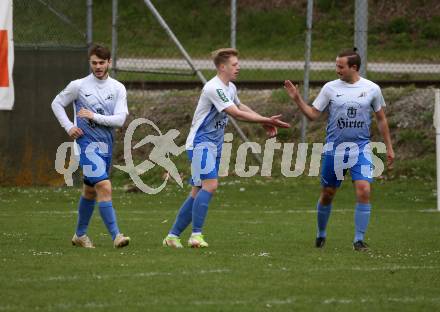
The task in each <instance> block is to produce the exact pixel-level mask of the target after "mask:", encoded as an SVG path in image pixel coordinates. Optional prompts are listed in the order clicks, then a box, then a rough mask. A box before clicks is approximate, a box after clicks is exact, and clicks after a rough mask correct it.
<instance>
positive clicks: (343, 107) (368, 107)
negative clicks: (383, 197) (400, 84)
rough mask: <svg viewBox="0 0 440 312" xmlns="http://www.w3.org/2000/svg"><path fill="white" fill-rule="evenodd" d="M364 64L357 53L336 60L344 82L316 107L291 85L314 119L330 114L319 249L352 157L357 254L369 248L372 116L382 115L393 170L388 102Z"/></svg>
mask: <svg viewBox="0 0 440 312" xmlns="http://www.w3.org/2000/svg"><path fill="white" fill-rule="evenodd" d="M360 66H361V58H360V56H359V54H358V53H357V52H356V49H353V50H346V51H343V52H341V53H339V55H338V56H337V58H336V73H337V74H338V76H339V79H337V80H333V81H330V82H328V83H326V84H325V85H324V87H323V88H322V89H321V91H320V93H319V95H318V97H317V98H316V99H315V101H314V102H313V104H312V106H309V105H308V104H307V103H305V102H304V100H303V99H302V97H301V95H300V94H299V91H298V89H297V87H295V86H294V85H293V84H292V82H291V81H289V80H287V81H285V88H286V91H287V93H288V94H289V96H290V97H291V98H292V100H293V101H294V102H295V103H296V104H297V105H298V107H299V108H300V110H301V111H302V112H303V113H304V114H305V116H306V117H307V118H308V119H309V120H316V119H317V118H318V117H319V116H320V114H321V112H323V111H325V110H326V111H328V123H327V136H326V145H325V147H324V152H323V157H322V168H321V186H322V189H321V195H320V198H319V201H318V204H317V210H318V217H317V218H318V231H317V237H316V241H315V246H316V247H317V248H322V247H324V244H325V241H326V236H327V233H326V227H327V222H328V219H329V217H330V212H331V209H332V200H333V198H334V196H335V194H336V190H337V188H338V187H339V186H340V185H341V182H342V179H343V175H345V173H346V171H347V169H348V168H346V169H344V168H345V166H347V164H348V163H349V159H350V158H351V159H353V162H352V165H351V166H347V167H350V168H349V169H350V173H351V177H352V181H353V184H354V188H355V191H356V200H357V203H356V207H355V215H354V222H355V235H354V240H353V248H354V250H356V251H366V250H368V245H367V244H366V243H365V238H364V235H365V232H366V230H367V227H368V223H369V218H370V211H371V204H370V193H371V186H370V184H371V182H372V181H373V179H372V171H373V168H372V158H371V148H370V144H369V143H370V124H371V115H372V112H374V115H375V116H376V120H377V125H378V128H379V131H380V133H381V135H382V136H383V139H384V143H385V146H386V149H387V151H386V153H387V165H388V168H389V169H391V167H392V164H393V160H394V151H393V146H392V144H391V138H390V132H389V128H388V122H387V119H386V116H385V112H384V109H383V108H384V107H385V101H384V99H383V96H382V92H381V90H380V88H379V86H378V85H376V84H375V83H373V82H371V81H370V80H367V79H364V78H362V77H361V76H360V75H359V68H360ZM338 146H339V148H338ZM346 148H348V149H349V152H347V150H346ZM343 163H345V165H343Z"/></svg>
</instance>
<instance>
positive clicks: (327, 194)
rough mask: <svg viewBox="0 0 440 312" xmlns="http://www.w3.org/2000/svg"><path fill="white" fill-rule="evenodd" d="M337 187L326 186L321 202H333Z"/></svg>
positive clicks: (326, 203)
mask: <svg viewBox="0 0 440 312" xmlns="http://www.w3.org/2000/svg"><path fill="white" fill-rule="evenodd" d="M335 194H336V189H334V188H327V187H326V188H324V189H322V191H321V204H323V205H329V204H331V202H332V200H333V198H334V197H335Z"/></svg>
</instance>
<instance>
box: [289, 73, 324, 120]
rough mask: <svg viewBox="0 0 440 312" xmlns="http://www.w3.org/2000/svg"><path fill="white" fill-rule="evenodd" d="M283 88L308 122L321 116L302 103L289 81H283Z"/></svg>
mask: <svg viewBox="0 0 440 312" xmlns="http://www.w3.org/2000/svg"><path fill="white" fill-rule="evenodd" d="M284 88H285V89H286V91H287V94H288V95H289V97H290V98H291V99H292V100H293V101H294V102H295V103H296V105H298V107H299V109H300V110H301V111H302V112H303V114H304V115H305V116H306V117H307V118H308V119H309V120H316V119H318V117H319V116H320V115H321V112H320V111H319V110H317V109H316V108H314V107H313V106H310V105H308V104H307V103H306V102H304V100H303V98H302V97H301V95H300V94H299V91H298V88H297V87H296V86H294V85H293V83H292V82H291V81H290V80H286V81H284Z"/></svg>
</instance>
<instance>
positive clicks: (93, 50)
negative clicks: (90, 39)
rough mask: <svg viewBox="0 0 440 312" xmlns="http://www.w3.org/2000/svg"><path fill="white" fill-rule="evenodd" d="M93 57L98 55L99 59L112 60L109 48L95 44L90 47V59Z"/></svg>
mask: <svg viewBox="0 0 440 312" xmlns="http://www.w3.org/2000/svg"><path fill="white" fill-rule="evenodd" d="M92 55H96V56H97V57H99V58H100V59H103V60H110V58H111V56H112V55H111V52H110V50H109V49H108V48H107V47H104V46H103V45H100V44H94V45H92V46H91V47H90V49H89V58H90V57H91V56H92Z"/></svg>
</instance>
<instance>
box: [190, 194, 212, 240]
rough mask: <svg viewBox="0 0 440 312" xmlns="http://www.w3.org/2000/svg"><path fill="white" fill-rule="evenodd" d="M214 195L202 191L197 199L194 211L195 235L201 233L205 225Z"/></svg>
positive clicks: (195, 199)
mask: <svg viewBox="0 0 440 312" xmlns="http://www.w3.org/2000/svg"><path fill="white" fill-rule="evenodd" d="M211 198H212V193H210V192H208V191H205V190H204V189H201V190H200V191H199V192H198V193H197V196H196V198H194V204H193V209H192V224H193V225H192V226H193V229H192V231H193V233H201V232H202V228H203V223H205V218H206V214H207V213H208V205H209V202H210V201H211Z"/></svg>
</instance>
